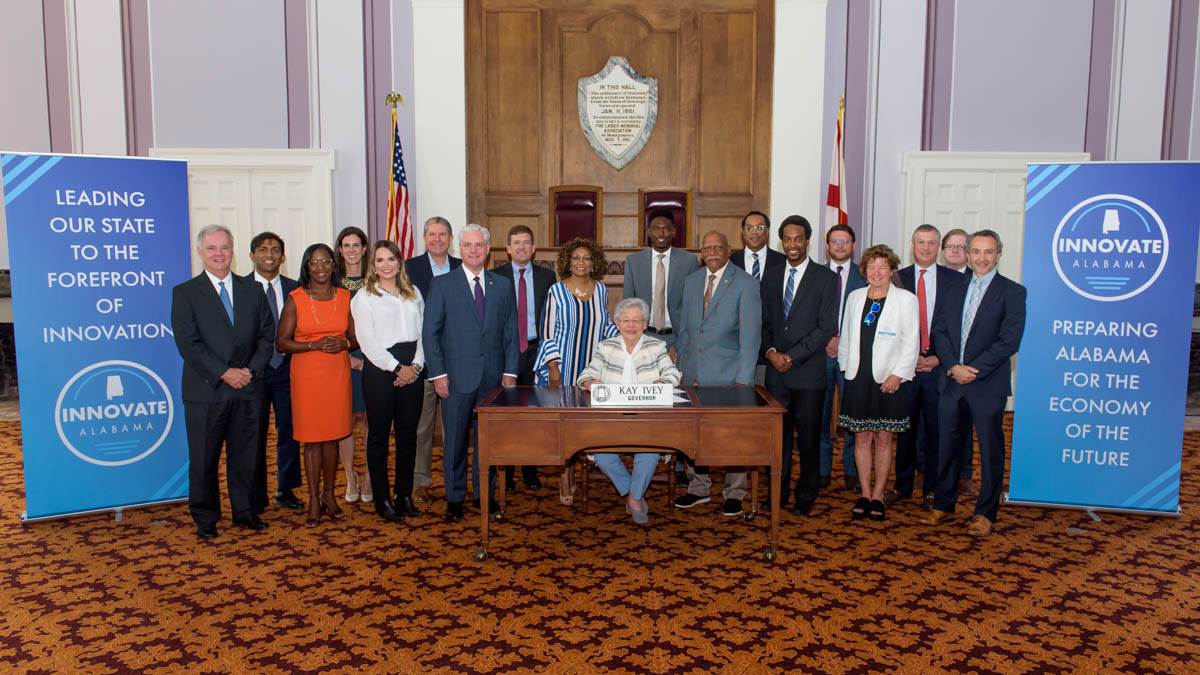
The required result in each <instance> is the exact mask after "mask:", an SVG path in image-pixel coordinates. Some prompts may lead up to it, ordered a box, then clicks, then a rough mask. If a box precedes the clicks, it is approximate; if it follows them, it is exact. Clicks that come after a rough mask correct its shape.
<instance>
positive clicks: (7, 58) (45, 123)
mask: <svg viewBox="0 0 1200 675" xmlns="http://www.w3.org/2000/svg"><path fill="white" fill-rule="evenodd" d="M0 16H2V17H4V20H3V21H0V91H3V92H7V93H6V94H5V96H4V102H3V103H0V110H2V111H3V121H2V122H0V150H20V151H24V152H49V151H50V112H49V110H48V108H47V102H46V57H45V54H46V52H45V49H46V44H45V40H44V38H43V35H44V30H43V28H42V3H40V2H29V1H28V0H0ZM18 64H19V66H18ZM0 243H3V242H0ZM3 262H4V267H5V268H7V267H8V259H7V255H6V256H5V260H4V261H3Z"/></svg>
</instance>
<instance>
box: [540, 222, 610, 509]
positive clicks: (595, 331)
mask: <svg viewBox="0 0 1200 675" xmlns="http://www.w3.org/2000/svg"><path fill="white" fill-rule="evenodd" d="M606 266H607V262H606V261H605V259H604V251H602V250H601V249H600V246H599V245H598V244H596V242H594V241H591V240H589V239H579V238H576V239H572V240H571V241H568V242H567V243H566V245H564V246H563V247H562V248H561V249H559V252H558V262H557V264H556V265H555V268H556V269H557V270H558V276H559V278H560V279H562V281H560V282H558V283H557V284H554V285H553V286H551V287H550V292H549V294H548V295H547V297H546V310H545V313H544V316H543V320H542V330H541V335H542V341H541V344H540V345H538V353H537V357H536V358H535V359H534V362H533V373H534V378H535V383H536V384H539V385H549V386H551V387H558V386H562V384H563V383H566V384H567V385H568V386H570V384H571V383H572V382H574V381H575V380H576V379H577V378H578V377H579V372H580V371H581V370H583V367H584V366H585V365H587V363H588V362H589V361H591V360H592V353H593V352H594V351H595V349H596V345H597V344H598V343H599V342H600V341H601V340H603V339H604V338H609V337H613V336H615V335H616V334H617V327H616V326H615V325H614V324H613V322H612V320H611V319H610V318H609V316H608V290H607V289H606V288H605V287H604V284H602V283H600V279H601V278H602V277H603V276H604V269H605V267H606ZM574 475H575V472H574V467H573V466H567V468H566V469H565V470H564V471H563V475H562V481H561V482H560V483H559V488H558V498H559V500H560V501H561V502H562V503H563V504H564V505H570V504H571V502H572V501H574V495H575V481H574Z"/></svg>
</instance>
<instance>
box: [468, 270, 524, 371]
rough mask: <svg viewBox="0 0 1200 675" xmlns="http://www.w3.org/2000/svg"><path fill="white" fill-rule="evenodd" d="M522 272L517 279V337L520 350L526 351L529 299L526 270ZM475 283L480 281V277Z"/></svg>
mask: <svg viewBox="0 0 1200 675" xmlns="http://www.w3.org/2000/svg"><path fill="white" fill-rule="evenodd" d="M520 272H521V275H520V278H519V279H518V280H517V338H518V339H519V341H518V351H520V352H521V353H524V352H525V350H526V349H528V348H529V301H528V300H526V299H525V288H526V287H525V270H520ZM475 283H476V284H478V283H479V281H478V279H476V282H475Z"/></svg>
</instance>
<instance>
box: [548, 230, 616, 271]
mask: <svg viewBox="0 0 1200 675" xmlns="http://www.w3.org/2000/svg"><path fill="white" fill-rule="evenodd" d="M577 248H586V249H587V251H588V253H590V254H591V255H592V279H594V280H596V281H599V280H600V279H601V278H603V277H604V270H605V268H606V267H608V262H607V261H606V260H605V259H604V250H603V249H601V248H600V245H599V244H597V243H596V242H594V241H592V240H591V239H584V238H582V237H575V238H574V239H572V240H571V241H568V242H567V243H565V244H563V246H562V248H560V249H558V261H557V262H555V263H554V269H555V270H557V271H558V278H559V279H566V278H567V277H569V276H571V254H572V253H574V252H575V249H577Z"/></svg>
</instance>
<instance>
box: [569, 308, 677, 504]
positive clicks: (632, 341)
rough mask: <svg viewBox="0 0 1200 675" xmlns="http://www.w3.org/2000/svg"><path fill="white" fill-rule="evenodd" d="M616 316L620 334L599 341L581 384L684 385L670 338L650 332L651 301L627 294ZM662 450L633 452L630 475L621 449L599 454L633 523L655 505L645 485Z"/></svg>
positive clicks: (598, 460) (615, 309) (597, 457)
mask: <svg viewBox="0 0 1200 675" xmlns="http://www.w3.org/2000/svg"><path fill="white" fill-rule="evenodd" d="M612 315H613V320H614V321H615V323H616V324H617V329H618V330H619V331H620V335H617V336H616V337H611V338H608V339H607V340H603V341H601V342H600V344H598V345H596V353H595V354H594V355H593V356H592V360H591V361H590V362H589V363H588V364H587V367H585V368H584V369H583V371H582V372H580V373H579V379H578V380H576V384H578V386H579V387H581V388H584V389H587V388H588V387H591V386H592V385H593V384H595V383H600V382H602V383H604V384H654V383H656V382H663V383H666V384H671V385H677V384H679V380H680V378H681V377H682V374H681V373H680V372H679V369H678V368H676V367H675V364H674V363H672V362H671V357H670V356H669V355H668V354H667V343H666V342H664V341H662V340H660V339H658V338H656V337H654V336H651V335H646V334H645V333H646V317H647V316H649V315H650V307H649V306H648V305H647V304H646V301H644V300H642V299H640V298H625V299H624V300H621V301H620V302H618V303H617V306H616V307H615V308H613V313H612ZM658 455H659V453H657V452H639V453H636V454H634V456H633V475H632V476H631V475H630V474H629V471H628V470H627V469H626V468H625V463H624V462H622V461H621V456H620V455H619V454H617V453H615V452H598V453H596V466H598V467H600V470H601V471H603V472H604V474H605V475H606V476H608V477H609V479H611V480H612V482H613V485H614V486H616V488H617V492H618V493H619V494H620V495H622V496H623V497H625V511H626V512H627V513H628V514H629V515H630V516H632V517H633V522H635V523H638V524H642V523H645V522H646V521H647V520H649V516H650V508H649V505H648V504H647V503H646V500H645V494H646V488H647V487H649V486H650V479H651V478H653V477H654V465H655V464H656V463H657V462H658Z"/></svg>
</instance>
